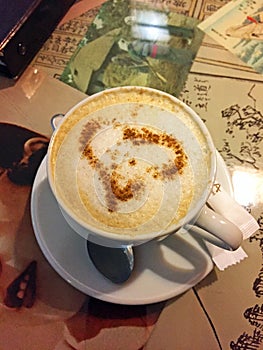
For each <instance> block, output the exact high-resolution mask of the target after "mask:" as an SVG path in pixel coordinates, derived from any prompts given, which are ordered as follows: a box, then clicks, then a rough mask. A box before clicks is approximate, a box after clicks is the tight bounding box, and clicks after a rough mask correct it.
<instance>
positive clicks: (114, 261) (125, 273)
mask: <svg viewBox="0 0 263 350" xmlns="http://www.w3.org/2000/svg"><path fill="white" fill-rule="evenodd" d="M87 250H88V253H89V256H90V259H91V260H92V262H93V264H94V266H95V267H96V268H97V270H98V271H99V272H100V273H101V274H102V275H103V276H105V277H106V278H107V279H109V280H110V281H111V282H113V283H117V284H119V283H124V282H125V281H127V280H128V279H129V277H130V275H131V273H132V271H133V267H134V255H133V249H132V246H129V245H128V246H124V247H121V248H109V247H104V246H101V245H99V244H95V243H93V242H91V241H88V240H87Z"/></svg>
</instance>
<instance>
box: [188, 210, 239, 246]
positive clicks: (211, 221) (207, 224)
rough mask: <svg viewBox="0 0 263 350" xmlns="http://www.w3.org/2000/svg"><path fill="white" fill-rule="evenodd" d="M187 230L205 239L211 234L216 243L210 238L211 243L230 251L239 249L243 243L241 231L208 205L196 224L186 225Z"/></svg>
mask: <svg viewBox="0 0 263 350" xmlns="http://www.w3.org/2000/svg"><path fill="white" fill-rule="evenodd" d="M185 228H186V229H187V230H192V231H194V232H195V231H196V233H198V234H200V235H201V236H203V237H204V238H207V236H208V235H209V233H210V234H211V235H213V236H214V237H215V240H214V241H213V237H210V239H209V240H210V242H211V243H213V244H215V245H219V246H220V247H221V248H224V249H228V250H236V249H238V248H239V247H240V246H241V244H242V241H243V234H242V232H241V230H240V229H239V228H238V227H237V226H236V225H234V224H233V223H232V222H230V221H229V220H227V219H226V218H224V217H223V216H222V215H220V214H218V213H216V212H214V211H213V210H211V209H210V208H208V206H207V205H205V206H204V207H203V209H202V210H201V212H200V214H199V216H198V218H197V220H196V222H195V224H194V225H193V226H191V225H186V226H185ZM211 235H210V236H211Z"/></svg>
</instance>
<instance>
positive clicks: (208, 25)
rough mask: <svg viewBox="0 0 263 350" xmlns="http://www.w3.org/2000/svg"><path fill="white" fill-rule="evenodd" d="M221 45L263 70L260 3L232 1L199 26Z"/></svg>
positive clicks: (253, 66)
mask: <svg viewBox="0 0 263 350" xmlns="http://www.w3.org/2000/svg"><path fill="white" fill-rule="evenodd" d="M199 28H200V29H202V30H204V31H205V33H207V34H208V35H209V36H211V37H212V38H213V39H215V40H216V41H217V42H218V43H220V45H222V46H224V47H225V48H227V49H228V50H229V51H231V52H232V53H234V54H235V55H236V56H237V57H238V58H239V59H241V60H242V61H243V62H245V63H246V64H247V65H248V66H250V67H252V68H253V69H255V70H256V71H257V72H259V73H263V3H262V1H261V0H255V1H250V0H237V1H232V2H230V3H228V4H227V5H225V6H224V7H222V8H221V9H220V10H218V11H217V12H216V13H215V14H213V15H212V16H210V17H209V18H208V19H207V20H205V21H204V22H202V23H201V24H200V25H199Z"/></svg>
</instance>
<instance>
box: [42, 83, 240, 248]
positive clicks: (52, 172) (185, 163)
mask: <svg viewBox="0 0 263 350" xmlns="http://www.w3.org/2000/svg"><path fill="white" fill-rule="evenodd" d="M47 159H48V162H47V173H48V179H49V183H50V186H51V189H52V191H53V194H54V196H55V198H56V200H57V202H58V204H59V207H60V209H61V212H62V214H63V216H64V218H65V219H66V221H67V222H68V224H69V225H70V226H71V227H72V228H73V230H74V231H76V232H77V233H78V234H80V235H81V236H82V237H83V238H85V239H88V240H90V241H92V242H94V243H97V244H100V245H104V246H108V247H121V246H124V245H132V246H136V245H139V244H143V243H146V242H147V241H150V240H152V239H163V238H164V237H166V236H167V235H169V234H171V233H175V232H176V231H178V230H179V229H180V228H182V227H187V228H191V227H192V225H193V224H194V223H195V224H197V225H198V226H199V227H200V228H198V233H202V230H205V231H203V232H204V234H205V235H207V232H206V231H209V232H211V233H212V236H213V237H214V242H215V244H218V241H220V242H222V247H224V248H226V249H230V250H235V249H237V248H238V247H239V246H240V244H241V242H242V233H241V232H240V231H239V229H238V228H237V227H236V226H234V225H233V224H232V223H230V222H228V221H227V220H226V219H224V218H222V217H221V216H220V215H218V214H216V213H214V212H213V211H211V210H209V209H208V208H207V207H206V206H205V204H206V201H207V199H208V197H209V194H210V192H211V190H212V187H213V184H214V181H215V175H216V150H215V147H214V145H213V142H212V139H211V136H210V134H209V132H208V130H207V128H206V126H205V125H204V123H203V121H202V120H201V119H200V118H199V116H198V115H197V114H196V113H195V112H194V111H193V110H192V109H191V108H189V107H188V106H187V105H185V104H184V103H182V102H181V101H180V100H178V99H177V98H175V97H173V96H171V95H169V94H167V93H164V92H161V91H158V90H155V89H151V88H145V87H120V88H114V89H109V90H106V91H104V92H100V93H98V94H95V95H92V96H90V97H87V98H86V99H84V100H83V101H82V102H80V103H79V104H77V105H76V106H74V107H73V108H72V109H71V110H70V111H69V112H68V113H67V114H66V115H65V116H64V117H63V120H62V122H61V123H60V124H59V126H58V127H57V129H56V130H55V132H54V134H53V136H52V138H51V141H50V144H49V148H48V158H47ZM193 227H195V226H193Z"/></svg>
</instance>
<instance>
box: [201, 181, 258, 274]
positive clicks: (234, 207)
mask: <svg viewBox="0 0 263 350" xmlns="http://www.w3.org/2000/svg"><path fill="white" fill-rule="evenodd" d="M208 204H209V206H211V208H212V209H213V210H214V211H215V212H217V213H218V214H221V215H222V216H223V217H225V218H226V219H228V220H229V221H231V222H232V223H233V224H235V225H236V226H237V227H238V228H239V229H240V231H241V232H242V234H243V239H244V240H245V239H247V238H249V237H250V236H251V235H252V234H253V233H255V232H256V231H257V230H258V229H259V225H258V223H257V221H256V220H255V219H254V217H253V216H252V215H251V214H249V213H248V212H247V211H246V210H245V209H244V208H243V207H242V206H241V205H240V204H238V203H237V202H236V201H235V200H234V198H232V197H231V196H230V195H229V194H228V193H227V192H226V191H225V190H224V189H223V187H222V185H221V184H220V183H219V182H218V181H216V182H215V184H214V191H213V192H212V193H211V195H210V197H209V199H208ZM230 234H231V232H230ZM206 244H207V248H208V250H209V252H210V254H211V256H212V260H213V261H214V263H215V265H216V266H217V267H218V268H219V270H224V269H226V268H227V267H229V266H231V265H235V264H237V263H239V262H240V261H241V260H243V259H245V258H246V257H248V255H247V254H246V252H245V251H244V249H243V248H242V247H240V248H238V249H237V250H235V251H228V250H225V249H223V248H219V247H217V246H215V245H213V244H211V243H209V242H207V243H206Z"/></svg>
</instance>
